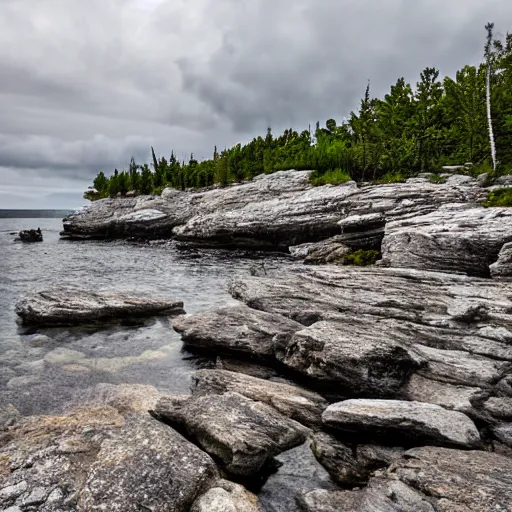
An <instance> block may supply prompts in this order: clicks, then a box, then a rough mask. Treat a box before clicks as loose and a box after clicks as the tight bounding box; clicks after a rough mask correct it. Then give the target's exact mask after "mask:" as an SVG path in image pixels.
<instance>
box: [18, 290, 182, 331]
mask: <svg viewBox="0 0 512 512" xmlns="http://www.w3.org/2000/svg"><path fill="white" fill-rule="evenodd" d="M182 313H184V311H183V302H180V301H175V300H169V299H163V298H162V299H156V298H153V297H148V296H144V295H141V294H138V293H137V294H129V293H125V292H92V291H84V290H76V289H65V288H59V289H55V290H46V291H41V292H38V293H35V294H33V295H31V296H28V297H25V298H23V299H22V300H20V301H19V302H18V303H17V304H16V314H17V315H18V316H19V317H20V320H21V323H22V324H23V325H50V326H51V325H77V324H80V323H97V322H107V321H112V320H121V319H123V318H134V317H148V316H155V315H163V314H170V315H171V314H172V315H178V314H182Z"/></svg>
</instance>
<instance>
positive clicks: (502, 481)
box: [300, 446, 512, 512]
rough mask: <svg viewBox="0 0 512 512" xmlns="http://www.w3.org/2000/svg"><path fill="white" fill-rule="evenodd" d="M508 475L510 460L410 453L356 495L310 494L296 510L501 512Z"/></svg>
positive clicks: (478, 454) (427, 450) (429, 450)
mask: <svg viewBox="0 0 512 512" xmlns="http://www.w3.org/2000/svg"><path fill="white" fill-rule="evenodd" d="M511 470H512V459H510V458H508V457H503V456H501V455H497V454H495V453H489V452H482V451H465V450H454V449H447V448H440V447H429V446H427V447H422V448H414V449H412V450H409V451H407V452H406V453H405V454H404V456H403V457H402V458H399V459H396V460H395V461H394V462H393V463H392V464H391V466H390V467H389V468H388V469H387V470H385V471H383V472H380V473H379V474H378V475H376V476H375V477H373V478H371V479H370V482H369V484H368V486H367V487H365V488H363V489H361V490H354V491H345V492H343V491H338V492H330V491H326V490H315V491H311V492H309V493H306V494H305V495H303V496H301V497H300V504H301V507H302V509H303V510H305V511H306V512H332V511H336V512H338V511H344V510H347V511H350V512H469V511H473V510H475V511H476V510H478V511H488V512H491V511H495V510H503V511H505V510H508V508H509V506H510V503H511V501H512V490H511V489H512V487H511V485H510V474H511Z"/></svg>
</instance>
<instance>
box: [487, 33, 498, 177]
mask: <svg viewBox="0 0 512 512" xmlns="http://www.w3.org/2000/svg"><path fill="white" fill-rule="evenodd" d="M493 28H494V23H488V24H487V25H486V26H485V29H486V30H487V44H486V46H485V54H486V58H487V79H486V104H487V122H488V124H489V144H490V146H491V158H492V168H493V170H494V171H495V170H496V145H495V144H494V131H493V129H492V115H491V73H492V64H491V47H492V30H493Z"/></svg>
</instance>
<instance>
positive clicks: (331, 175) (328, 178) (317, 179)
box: [309, 169, 351, 187]
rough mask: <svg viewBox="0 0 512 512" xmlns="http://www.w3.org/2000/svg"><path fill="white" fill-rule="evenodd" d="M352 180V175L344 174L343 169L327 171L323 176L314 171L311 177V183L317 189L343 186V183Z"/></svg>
mask: <svg viewBox="0 0 512 512" xmlns="http://www.w3.org/2000/svg"><path fill="white" fill-rule="evenodd" d="M350 179H351V178H350V175H349V174H348V173H346V172H343V171H342V170H341V169H335V170H333V171H327V172H325V173H323V174H322V173H319V172H318V171H313V172H312V173H311V175H310V177H309V181H310V182H311V183H312V184H313V185H315V186H316V187H318V186H321V185H327V184H331V185H341V184H342V183H346V182H347V181H350Z"/></svg>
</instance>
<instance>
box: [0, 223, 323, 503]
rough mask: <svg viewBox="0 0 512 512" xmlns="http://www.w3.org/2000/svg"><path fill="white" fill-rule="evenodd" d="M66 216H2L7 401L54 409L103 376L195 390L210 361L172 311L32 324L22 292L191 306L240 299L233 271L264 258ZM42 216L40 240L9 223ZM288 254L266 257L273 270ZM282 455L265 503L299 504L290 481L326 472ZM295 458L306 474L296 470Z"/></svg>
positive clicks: (0, 339)
mask: <svg viewBox="0 0 512 512" xmlns="http://www.w3.org/2000/svg"><path fill="white" fill-rule="evenodd" d="M61 225H62V224H61V221H60V219H33V220H31V219H0V408H1V407H4V406H6V405H9V404H12V405H13V406H14V407H16V408H17V409H18V410H19V411H20V412H21V413H23V414H41V413H57V412H60V411H62V410H65V409H66V406H67V405H69V404H70V403H72V402H73V401H74V400H75V399H76V397H78V396H80V394H81V392H82V391H83V390H85V389H87V388H89V387H91V386H93V385H95V384H98V383H101V382H108V383H113V384H120V383H142V384H151V385H153V386H156V387H157V388H158V389H159V390H161V391H162V392H166V393H172V394H179V393H188V392H189V383H190V376H191V374H192V373H193V372H194V371H195V370H196V369H197V368H198V367H200V366H202V364H203V363H204V361H202V360H201V359H198V358H196V357H193V356H192V355H191V354H189V353H187V352H186V351H184V350H183V348H182V343H181V341H180V336H179V335H178V334H177V333H175V332H174V331H173V330H172V328H171V327H170V323H169V320H168V319H166V318H157V319H154V320H150V321H148V322H146V323H145V325H143V326H139V327H121V326H110V327H105V328H102V329H84V328H72V329H67V328H58V329H38V330H34V331H27V330H24V329H21V328H19V326H18V325H17V323H16V314H15V312H14V305H15V303H16V301H17V300H18V299H19V298H20V297H22V296H23V295H25V294H26V293H29V292H32V291H35V290H40V289H45V288H50V287H58V286H64V285H65V286H67V285H70V286H75V287H76V286H79V287H83V288H85V289H92V290H126V291H131V292H137V291H139V292H144V293H149V294H154V295H158V296H163V297H169V298H175V299H178V300H182V301H183V302H184V305H185V310H186V311H187V312H188V313H194V312H198V311H204V310H207V309H211V308H214V307H220V306H226V305H229V304H235V303H236V301H234V300H233V299H232V298H231V296H230V295H229V293H228V291H227V285H228V282H229V280H230V279H232V278H234V277H237V276H243V275H248V274H249V269H250V268H251V267H253V266H254V265H259V263H258V262H255V261H254V260H253V259H249V258H233V257H232V256H231V255H230V256H228V255H227V254H222V253H220V252H208V253H203V254H202V255H198V254H196V255H194V257H192V256H191V255H190V254H189V253H187V252H180V251H178V250H176V248H175V247H174V246H172V245H170V246H163V245H142V244H130V243H126V242H98V241H87V242H70V241H64V240H60V239H59V231H60V229H61ZM38 226H39V227H40V228H41V230H42V231H43V236H44V242H43V243H37V244H23V243H14V242H13V239H14V238H15V237H14V235H12V234H10V233H11V232H18V231H20V230H22V229H29V228H36V227H38ZM198 256H200V257H198ZM291 264H292V263H291V262H290V261H289V260H288V259H286V258H282V257H271V256H267V257H266V258H265V266H266V268H267V270H268V272H269V273H273V272H279V269H280V268H282V267H285V266H289V265H291ZM293 453H295V452H293ZM282 457H284V459H283V461H284V466H283V467H282V468H281V470H280V471H279V472H278V473H277V474H276V475H274V476H273V477H271V478H270V479H269V481H268V483H267V484H266V485H265V487H264V488H263V489H262V494H261V495H262V499H263V500H264V503H265V510H269V511H270V510H276V511H277V510H295V508H294V505H293V504H292V503H293V496H292V495H293V493H294V492H293V489H296V488H297V486H299V487H301V485H302V483H301V482H307V485H308V487H311V488H313V487H314V486H315V483H317V484H318V485H320V484H321V483H323V485H325V484H326V481H327V479H326V475H325V472H324V471H323V470H322V469H321V468H320V466H318V464H316V462H314V460H313V458H312V455H311V453H310V451H309V450H306V451H304V450H303V449H302V451H301V452H300V455H298V457H297V456H293V454H292V455H288V457H287V456H286V454H284V455H283V456H282ZM297 458H298V459H300V460H302V462H301V463H300V466H301V468H302V470H301V473H302V474H301V476H300V479H299V480H294V479H293V477H292V476H291V475H293V474H294V473H295V472H296V471H295V469H294V466H293V465H294V464H295V465H296V464H297ZM287 460H288V462H287ZM292 461H293V463H292ZM298 478H299V477H298ZM301 488H302V487H301ZM283 507H284V508H283Z"/></svg>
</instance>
